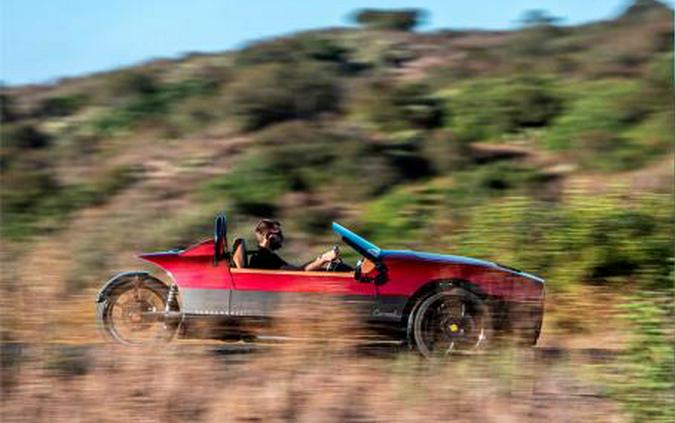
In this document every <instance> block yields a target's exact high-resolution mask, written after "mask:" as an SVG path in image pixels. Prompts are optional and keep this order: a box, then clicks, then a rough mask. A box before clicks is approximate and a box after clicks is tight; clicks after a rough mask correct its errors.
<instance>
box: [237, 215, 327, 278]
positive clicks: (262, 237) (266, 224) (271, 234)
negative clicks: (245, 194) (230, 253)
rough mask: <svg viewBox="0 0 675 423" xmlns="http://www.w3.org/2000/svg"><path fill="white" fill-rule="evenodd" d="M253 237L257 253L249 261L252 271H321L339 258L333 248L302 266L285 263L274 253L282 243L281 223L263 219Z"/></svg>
mask: <svg viewBox="0 0 675 423" xmlns="http://www.w3.org/2000/svg"><path fill="white" fill-rule="evenodd" d="M255 236H256V238H257V239H258V251H255V252H254V253H253V254H252V255H251V259H250V261H249V267H251V268H254V269H271V270H277V269H286V270H306V271H312V270H322V269H325V268H326V266H327V265H328V264H329V263H331V262H332V261H333V260H335V259H337V258H338V257H339V251H338V250H337V248H333V249H331V250H329V251H327V252H325V253H323V254H321V255H320V256H318V257H317V258H315V259H314V260H312V261H310V262H309V263H305V264H304V265H302V266H295V265H292V264H289V263H287V262H286V261H285V260H284V259H282V258H281V257H279V256H278V255H277V254H276V253H275V252H274V251H276V250H278V249H280V248H281V247H282V246H283V243H284V234H283V232H282V231H281V223H279V222H278V221H276V220H271V219H263V220H261V221H260V222H258V224H257V225H256V227H255Z"/></svg>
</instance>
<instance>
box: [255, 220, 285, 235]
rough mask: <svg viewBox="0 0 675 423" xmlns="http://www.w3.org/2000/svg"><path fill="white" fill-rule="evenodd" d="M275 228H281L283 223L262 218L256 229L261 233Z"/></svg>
mask: <svg viewBox="0 0 675 423" xmlns="http://www.w3.org/2000/svg"><path fill="white" fill-rule="evenodd" d="M274 229H281V223H280V222H279V221H278V220H273V219H262V220H261V221H260V222H258V224H257V225H256V226H255V231H256V233H259V234H266V233H268V232H270V231H272V230H274Z"/></svg>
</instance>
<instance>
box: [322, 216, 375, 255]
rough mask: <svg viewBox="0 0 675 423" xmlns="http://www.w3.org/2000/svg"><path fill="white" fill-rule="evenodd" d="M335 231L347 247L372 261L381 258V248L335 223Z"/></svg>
mask: <svg viewBox="0 0 675 423" xmlns="http://www.w3.org/2000/svg"><path fill="white" fill-rule="evenodd" d="M333 231H334V232H335V233H336V234H338V235H339V236H340V237H341V238H342V240H343V241H344V242H345V243H346V244H347V245H349V246H350V247H352V248H353V249H355V250H356V251H358V252H359V253H361V254H363V255H364V256H366V257H368V258H370V259H371V260H376V259H377V258H379V256H380V253H381V250H380V248H379V247H378V246H377V245H375V244H373V243H372V242H370V241H368V240H367V239H365V238H362V237H361V236H359V235H357V234H355V233H354V232H352V231H350V230H349V229H347V228H345V227H344V226H342V225H340V224H339V223H337V222H333Z"/></svg>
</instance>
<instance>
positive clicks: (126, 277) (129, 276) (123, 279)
mask: <svg viewBox="0 0 675 423" xmlns="http://www.w3.org/2000/svg"><path fill="white" fill-rule="evenodd" d="M142 279H152V280H154V281H156V282H159V283H161V284H162V285H165V286H166V287H167V289H168V288H169V287H168V285H167V284H166V283H165V282H164V281H162V280H160V279H158V278H156V277H155V276H152V275H151V274H150V272H146V271H131V272H121V273H118V274H116V275H115V276H113V277H112V278H110V279H109V280H108V281H107V282H106V283H105V284H103V287H102V288H101V289H100V290H99V291H98V294H96V302H97V303H101V302H103V301H105V299H106V298H107V297H108V295H109V294H110V293H111V292H112V291H113V290H114V289H115V288H117V287H118V286H120V285H122V284H124V283H128V282H130V281H133V280H142Z"/></svg>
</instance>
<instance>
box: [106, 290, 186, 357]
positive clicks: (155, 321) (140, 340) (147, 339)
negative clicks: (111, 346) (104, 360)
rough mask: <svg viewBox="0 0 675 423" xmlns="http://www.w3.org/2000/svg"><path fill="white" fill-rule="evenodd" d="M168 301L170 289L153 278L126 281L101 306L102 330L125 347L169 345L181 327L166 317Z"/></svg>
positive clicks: (109, 337)
mask: <svg viewBox="0 0 675 423" xmlns="http://www.w3.org/2000/svg"><path fill="white" fill-rule="evenodd" d="M168 297H169V288H168V287H167V286H166V285H164V284H163V283H162V282H160V281H159V280H157V279H154V278H152V277H148V278H143V279H140V280H138V279H133V280H129V281H124V282H122V283H120V284H119V285H118V286H116V287H115V288H114V289H113V290H112V291H111V292H110V293H109V294H108V296H107V297H106V298H105V299H104V300H103V301H101V302H99V303H98V304H97V309H96V319H97V321H98V324H99V328H100V329H101V331H102V332H103V334H104V336H105V337H106V338H108V339H110V340H113V341H116V342H119V343H121V344H125V345H147V344H155V343H161V342H167V341H169V340H171V338H172V337H173V335H174V333H175V332H176V326H177V325H176V323H175V322H172V321H168V320H166V319H164V318H163V317H162V315H163V312H164V310H165V309H166V303H167V301H168Z"/></svg>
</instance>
